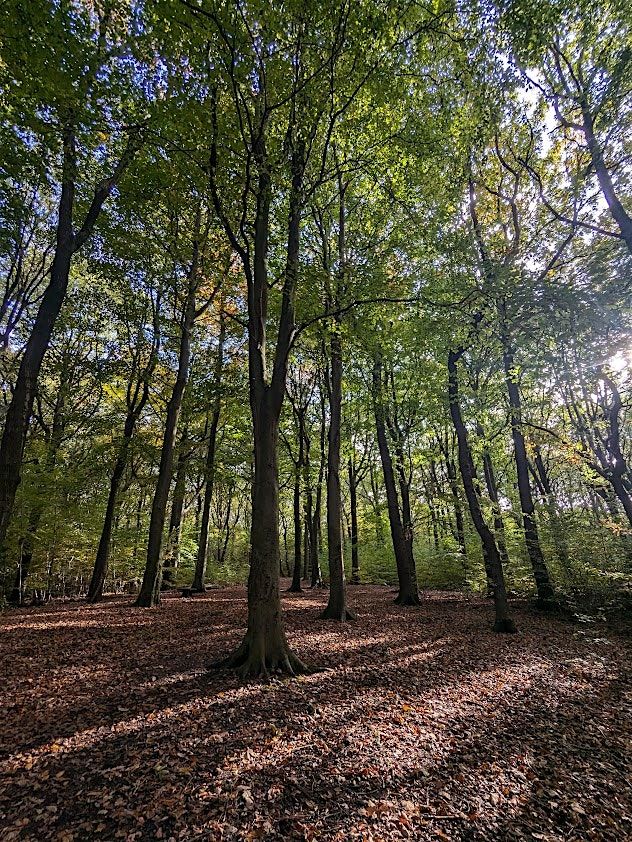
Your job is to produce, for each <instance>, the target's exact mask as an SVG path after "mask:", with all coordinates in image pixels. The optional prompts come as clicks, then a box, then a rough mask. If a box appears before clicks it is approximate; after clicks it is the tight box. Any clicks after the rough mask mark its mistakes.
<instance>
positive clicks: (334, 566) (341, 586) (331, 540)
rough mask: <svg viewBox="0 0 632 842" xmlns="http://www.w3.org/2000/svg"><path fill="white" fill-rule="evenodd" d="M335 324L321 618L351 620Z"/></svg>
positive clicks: (339, 353)
mask: <svg viewBox="0 0 632 842" xmlns="http://www.w3.org/2000/svg"><path fill="white" fill-rule="evenodd" d="M339 329H340V328H339V325H338V323H335V324H334V326H333V328H332V333H331V339H330V353H331V359H330V376H329V389H328V391H329V434H328V449H327V552H328V561H329V601H328V603H327V607H326V608H325V610H324V611H323V613H322V615H321V616H322V617H323V619H328V620H340V621H343V622H344V621H345V620H349V619H354V615H353V613H352V612H351V611H349V610H348V609H347V605H346V596H347V594H346V583H345V569H344V558H343V532H342V498H341V490H340V431H341V426H342V347H341V342H340V333H339Z"/></svg>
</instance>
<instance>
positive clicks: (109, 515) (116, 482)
mask: <svg viewBox="0 0 632 842" xmlns="http://www.w3.org/2000/svg"><path fill="white" fill-rule="evenodd" d="M129 420H130V415H128V416H127V419H126V421H125V435H124V437H123V442H122V444H121V449H120V450H119V455H118V457H117V459H116V465H115V466H114V470H113V471H112V476H111V478H110V491H109V493H108V501H107V505H106V508H105V517H104V519H103V527H102V529H101V537H100V538H99V546H98V548H97V555H96V558H95V561H94V568H93V570H92V578H91V579H90V585H89V586H88V597H87V598H88V602H93V603H94V602H98V601H99V600H100V599H101V598H102V596H103V586H104V584H105V577H106V575H107V571H108V559H109V555H110V543H111V540H112V526H113V524H114V512H115V509H116V501H117V498H118V492H119V488H120V485H121V480H122V479H123V474H124V473H125V467H126V465H127V456H128V453H129V445H130V441H131V437H132V432H131V430H129V428H130V425H129V424H128V422H129ZM132 429H133V428H132ZM128 430H129V434H128Z"/></svg>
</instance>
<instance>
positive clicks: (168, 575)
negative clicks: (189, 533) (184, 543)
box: [161, 429, 191, 590]
mask: <svg viewBox="0 0 632 842" xmlns="http://www.w3.org/2000/svg"><path fill="white" fill-rule="evenodd" d="M188 438H189V434H188V430H186V429H185V430H184V431H183V433H182V437H181V439H180V447H179V452H178V461H177V465H176V481H175V485H174V487H173V493H172V495H171V514H170V516H169V528H168V530H167V552H166V553H165V558H164V563H163V567H162V582H161V589H162V590H166V589H167V588H170V587H172V586H173V585H174V583H175V575H176V570H177V567H178V564H179V561H180V540H181V537H182V513H183V511H184V498H185V496H186V484H187V467H188V464H189V459H190V456H191V454H190V453H189V452H188V446H189V445H188Z"/></svg>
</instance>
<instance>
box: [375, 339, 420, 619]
mask: <svg viewBox="0 0 632 842" xmlns="http://www.w3.org/2000/svg"><path fill="white" fill-rule="evenodd" d="M373 401H374V410H375V424H376V428H377V443H378V449H379V451H380V459H381V461H382V472H383V474H384V488H385V490H386V502H387V506H388V519H389V523H390V527H391V538H392V540H393V550H394V552H395V563H396V566H397V578H398V580H399V593H398V595H397V597H396V599H395V602H396V603H397V604H398V605H419V603H420V600H419V593H418V590H417V580H416V578H415V576H414V571H413V570H412V569H411V567H410V555H409V552H408V548H407V546H406V538H405V535H404V527H403V524H402V519H401V514H400V511H399V503H398V500H397V488H396V486H395V476H394V473H393V462H392V459H391V454H390V451H389V448H388V441H387V438H386V422H385V410H384V400H383V396H382V362H381V359H380V356H379V354H377V355H376V357H375V362H374V365H373Z"/></svg>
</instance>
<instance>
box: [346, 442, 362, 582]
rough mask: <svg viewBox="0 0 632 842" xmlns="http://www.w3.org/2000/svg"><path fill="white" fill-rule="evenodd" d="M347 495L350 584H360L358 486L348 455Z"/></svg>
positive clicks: (350, 458) (351, 461) (351, 460)
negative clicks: (349, 529) (349, 537)
mask: <svg viewBox="0 0 632 842" xmlns="http://www.w3.org/2000/svg"><path fill="white" fill-rule="evenodd" d="M348 470H349V497H350V507H351V584H352V585H359V584H360V559H359V557H358V486H357V480H356V472H355V466H354V464H353V459H352V457H349V466H348Z"/></svg>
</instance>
